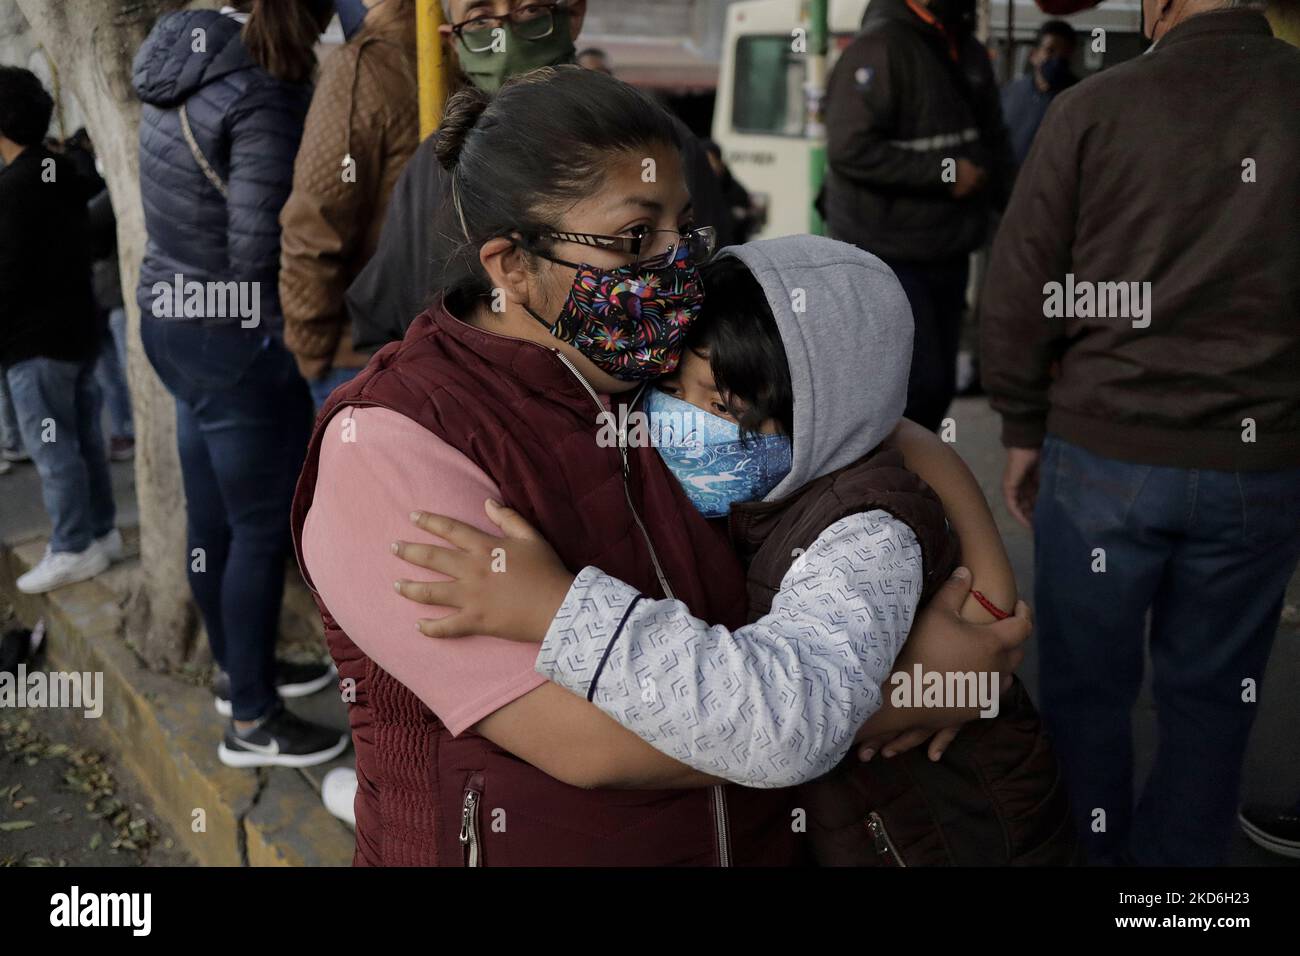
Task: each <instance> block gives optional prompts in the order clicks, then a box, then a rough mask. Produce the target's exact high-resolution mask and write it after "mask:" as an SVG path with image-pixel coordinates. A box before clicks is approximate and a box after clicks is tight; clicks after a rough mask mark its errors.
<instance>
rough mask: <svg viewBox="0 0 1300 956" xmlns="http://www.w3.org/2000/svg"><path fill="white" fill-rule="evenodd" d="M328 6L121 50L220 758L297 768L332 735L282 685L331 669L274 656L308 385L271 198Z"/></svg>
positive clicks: (334, 748) (289, 5) (285, 175)
mask: <svg viewBox="0 0 1300 956" xmlns="http://www.w3.org/2000/svg"><path fill="white" fill-rule="evenodd" d="M332 12H333V11H332V8H331V5H330V3H329V2H328V0H303V2H289V0H244V2H242V3H240V4H238V5H237V6H236V7H233V8H225V9H223V10H221V11H220V12H217V11H214V10H190V11H179V12H176V13H171V14H167V15H165V16H163V17H161V18H160V19H159V20H158V22H157V23H156V24H155V25H154V28H153V30H152V31H151V32H150V34H149V36H148V38H147V39H146V40H145V42H144V44H143V45H142V46H141V47H140V50H139V52H138V53H137V54H136V58H135V64H134V75H133V83H134V86H135V90H136V93H137V94H138V95H139V97H140V99H141V100H142V101H143V103H144V108H143V112H142V114H141V121H140V192H141V198H142V200H143V204H144V217H145V229H146V231H147V234H148V243H147V246H146V249H145V255H144V260H143V262H142V264H141V269H140V285H139V289H138V291H137V298H138V301H139V304H140V311H141V321H140V326H141V337H142V339H143V344H144V349H145V352H146V354H147V355H148V356H149V361H150V362H151V363H152V365H153V367H154V369H155V371H157V373H158V376H159V378H161V379H162V381H163V384H164V385H165V386H166V387H167V389H168V391H170V392H171V394H172V396H173V397H174V398H175V399H176V431H177V440H178V444H179V446H180V461H181V473H182V477H183V480H184V485H185V498H186V517H187V525H188V548H187V557H186V560H187V561H188V562H189V564H188V567H189V581H190V588H191V590H192V591H193V593H194V600H195V603H197V604H198V607H199V613H200V614H201V616H202V618H203V623H204V625H205V627H206V629H207V633H208V641H209V644H210V645H211V648H212V655H213V657H214V658H215V659H216V661H217V664H218V665H219V667H220V671H219V673H218V677H217V686H216V688H215V690H216V694H217V709H218V710H219V711H221V712H222V713H223V714H229V715H231V716H232V717H233V720H232V721H231V723H230V725H229V727H228V728H227V729H226V731H225V734H224V736H223V739H222V742H221V744H220V746H219V749H218V753H219V755H220V758H221V760H222V762H223V763H225V764H227V765H230V766H239V767H254V766H266V765H273V764H274V765H282V766H309V765H311V764H316V763H322V762H324V761H326V760H329V759H331V758H333V757H335V756H337V755H338V754H339V753H341V752H342V751H343V749H344V748H345V747H346V746H347V740H348V738H347V735H346V734H339V733H337V732H336V731H333V730H329V729H327V728H325V727H321V726H318V725H315V724H311V723H308V722H306V721H304V720H301V719H299V718H298V717H296V716H294V715H293V714H292V713H290V712H289V711H287V710H286V709H285V708H284V705H283V704H282V703H281V697H285V696H296V695H301V694H305V693H311V692H313V691H315V690H319V689H321V688H323V687H324V686H326V685H327V684H328V683H329V681H330V679H331V676H332V675H331V671H330V669H328V668H326V667H324V666H320V665H313V666H311V667H306V666H303V665H287V664H277V663H276V660H275V644H276V638H277V636H278V633H279V618H280V603H281V599H282V597H283V590H284V576H285V562H286V559H287V558H288V554H289V534H288V530H289V506H290V502H291V500H292V497H293V489H294V484H295V482H296V480H297V476H298V472H299V470H300V468H301V466H302V461H303V455H304V453H305V449H306V445H307V439H308V436H309V435H310V432H311V427H312V418H313V406H312V401H311V397H310V395H309V392H308V388H307V383H306V382H304V381H303V379H302V377H301V376H300V375H299V373H298V370H297V367H296V365H295V364H294V360H293V357H292V356H291V355H290V354H289V352H288V351H286V349H285V348H284V346H283V344H282V342H281V336H280V330H281V326H282V324H283V323H282V319H281V314H280V306H279V296H278V292H277V287H278V273H279V264H280V227H279V222H278V218H279V214H280V208H281V207H282V206H283V205H284V202H285V200H286V198H288V196H289V191H290V187H291V186H292V183H293V164H294V158H295V155H296V153H297V151H298V143H299V140H300V138H301V136H302V129H303V121H304V119H305V117H306V114H307V107H308V104H309V103H310V102H311V94H312V86H311V82H312V78H313V75H314V73H315V68H316V58H315V53H314V46H315V44H316V42H317V40H318V39H319V37H320V34H321V32H322V31H323V30H324V28H325V25H326V24H327V23H328V21H329V17H330V14H331V13H332Z"/></svg>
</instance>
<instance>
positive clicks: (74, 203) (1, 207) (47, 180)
mask: <svg viewBox="0 0 1300 956" xmlns="http://www.w3.org/2000/svg"><path fill="white" fill-rule="evenodd" d="M89 198H90V196H89V194H88V184H87V182H86V180H84V179H83V178H82V177H81V176H79V175H78V174H77V172H76V170H75V169H74V168H73V166H72V164H71V163H70V162H68V160H67V159H65V158H64V157H62V156H56V155H55V154H53V153H51V152H50V151H49V150H47V149H46V148H45V147H44V146H31V147H28V148H27V149H25V150H24V151H23V152H22V153H21V154H20V155H19V156H18V157H17V158H16V159H15V160H14V161H13V162H12V163H10V164H9V165H8V166H6V167H5V168H4V169H3V170H0V366H9V365H13V364H15V363H17V362H21V361H23V360H25V359H29V358H38V357H39V358H55V359H63V360H66V361H84V360H87V359H90V358H93V357H94V356H95V355H96V354H97V353H98V351H99V323H98V320H97V319H96V314H95V301H94V297H93V295H92V293H91V287H90V234H89V229H88V227H87V224H86V202H87V200H88V199H89Z"/></svg>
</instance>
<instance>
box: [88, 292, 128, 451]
mask: <svg viewBox="0 0 1300 956" xmlns="http://www.w3.org/2000/svg"><path fill="white" fill-rule="evenodd" d="M95 377H96V378H98V379H99V385H100V387H101V388H102V389H103V390H104V400H105V401H106V402H107V404H108V420H109V422H110V423H111V424H112V428H113V437H114V438H133V437H134V436H135V428H134V425H133V423H132V421H131V393H130V391H128V389H127V387H126V310H125V309H123V308H120V307H119V308H116V309H114V310H113V311H111V312H110V313H109V314H108V327H107V328H106V329H105V330H104V341H103V345H102V347H101V349H100V353H99V362H98V364H97V365H96V366H95Z"/></svg>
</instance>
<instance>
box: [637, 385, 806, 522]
mask: <svg viewBox="0 0 1300 956" xmlns="http://www.w3.org/2000/svg"><path fill="white" fill-rule="evenodd" d="M645 412H646V415H647V417H648V418H649V419H650V442H651V444H653V445H654V446H655V448H656V449H657V450H658V452H659V457H660V458H662V459H663V460H664V464H666V465H667V466H668V469H669V471H671V472H672V473H673V476H674V477H675V478H676V479H677V481H678V482H679V483H680V484H681V486H682V490H683V491H685V492H686V497H687V498H689V499H691V504H693V505H695V507H696V508H697V509H699V512H700V514H702V515H704V517H706V518H722V517H725V516H726V515H727V514H728V513H729V512H730V511H731V506H732V505H734V504H743V503H744V502H747V501H759V500H761V499H762V498H763V497H764V496H765V495H766V494H767V493H768V492H769V491H771V490H772V489H773V488H775V487H776V486H777V485H779V484H780V483H781V479H783V478H784V477H785V476H786V475H788V474H789V473H790V465H791V462H792V460H793V459H792V453H793V447H792V445H791V442H790V439H789V438H787V437H786V436H785V435H750V436H749V437H747V438H745V439H743V440H742V439H741V437H740V426H739V425H737V424H736V423H735V422H731V421H727V419H725V418H722V417H720V416H718V415H713V414H710V413H709V412H706V411H704V410H703V409H700V408H696V407H695V406H694V405H692V404H690V403H689V402H684V401H682V400H681V399H680V398H674V397H673V396H672V395H669V394H667V393H666V392H661V391H659V389H657V388H656V389H652V390H651V391H650V392H649V394H648V395H647V396H646V401H645Z"/></svg>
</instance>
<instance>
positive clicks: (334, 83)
mask: <svg viewBox="0 0 1300 956" xmlns="http://www.w3.org/2000/svg"><path fill="white" fill-rule="evenodd" d="M364 2H365V5H366V14H365V19H364V21H363V22H362V23H361V26H360V29H359V30H358V31H357V32H356V34H355V35H353V36H352V37H351V38H350V39H349V40H348V42H347V44H346V45H344V46H343V47H342V48H340V49H339V50H336V51H335V52H334V53H333V54H331V55H330V56H329V57H328V58H327V59H326V60H325V63H324V64H323V65H322V67H321V75H320V81H319V83H318V84H317V87H316V92H315V95H314V96H313V97H312V101H311V110H310V111H309V112H308V113H307V124H306V128H305V129H304V131H303V137H302V146H301V147H300V148H299V150H298V158H297V161H296V162H295V164H294V170H293V193H292V194H291V195H290V196H289V201H288V202H287V203H285V205H284V210H283V211H282V212H281V214H280V225H281V229H282V233H281V243H280V249H281V255H280V304H281V307H282V308H283V310H284V343H285V345H286V346H287V347H288V348H289V350H290V351H291V352H293V354H294V357H295V358H296V359H297V360H298V368H299V370H300V371H301V372H302V374H303V377H304V378H306V379H307V381H308V383H309V384H310V386H311V390H312V397H313V398H314V399H315V400H316V406H317V407H318V408H319V407H320V405H321V403H322V402H324V400H325V399H326V397H328V395H329V393H330V392H332V391H333V390H334V389H335V388H337V387H338V386H339V385H341V384H342V383H343V382H346V381H347V380H348V379H350V378H352V376H353V375H355V374H356V373H357V372H358V371H360V370H361V369H362V368H363V367H364V366H365V364H366V362H367V361H368V360H369V356H368V355H365V354H362V353H360V352H356V351H354V350H353V348H352V336H351V330H350V326H349V323H348V314H347V310H346V308H345V306H344V302H343V294H344V293H345V292H346V291H347V288H348V286H349V285H350V284H351V282H352V280H353V279H354V278H356V276H357V274H358V273H359V272H360V271H361V270H362V268H363V267H364V266H365V264H366V263H367V262H368V261H369V260H370V257H371V255H373V254H374V251H375V248H376V246H377V245H378V244H379V232H380V229H381V227H382V226H383V224H384V213H385V211H386V210H387V208H388V199H389V196H390V195H391V194H392V191H393V185H394V184H395V183H396V182H397V177H398V176H399V175H400V174H401V172H402V168H403V167H404V166H405V165H406V162H407V160H409V159H410V158H411V154H412V153H414V152H415V147H416V146H417V145H419V141H420V137H419V97H418V93H417V86H416V52H415V7H414V4H413V3H411V2H410V0H364Z"/></svg>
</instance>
